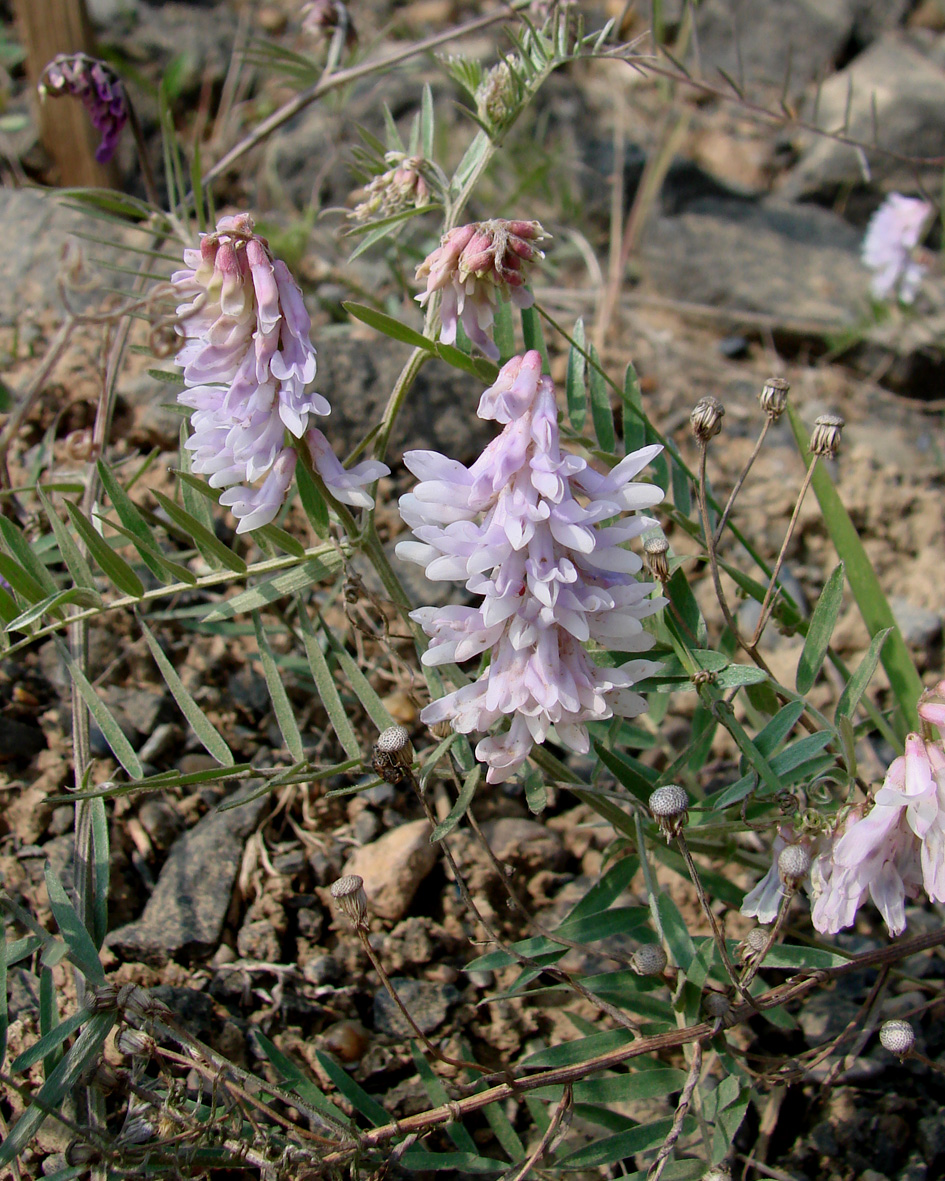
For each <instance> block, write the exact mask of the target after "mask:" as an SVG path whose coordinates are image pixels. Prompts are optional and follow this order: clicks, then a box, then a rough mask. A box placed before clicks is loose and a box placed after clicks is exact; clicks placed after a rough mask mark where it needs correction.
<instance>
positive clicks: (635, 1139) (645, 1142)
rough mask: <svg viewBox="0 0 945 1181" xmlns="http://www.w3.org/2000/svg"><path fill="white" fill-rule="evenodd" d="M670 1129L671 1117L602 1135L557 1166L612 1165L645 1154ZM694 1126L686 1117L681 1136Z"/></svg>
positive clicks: (661, 1139)
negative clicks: (612, 1134)
mask: <svg viewBox="0 0 945 1181" xmlns="http://www.w3.org/2000/svg"><path fill="white" fill-rule="evenodd" d="M672 1126H673V1121H672V1119H671V1118H667V1119H658V1120H654V1121H653V1123H651V1124H641V1125H640V1126H639V1127H636V1128H630V1129H629V1130H628V1131H626V1132H618V1133H617V1134H616V1135H615V1136H605V1137H604V1138H603V1139H601V1140H596V1141H594V1143H593V1144H588V1145H587V1147H586V1148H579V1149H578V1150H577V1152H572V1153H570V1154H569V1155H568V1156H566V1157H563V1158H562V1159H560V1160H559V1161H558V1162H557V1164H558V1166H559V1168H563V1169H589V1168H593V1167H597V1166H600V1165H613V1164H616V1163H617V1162H618V1161H621V1160H624V1159H625V1158H626V1157H628V1156H635V1155H636V1153H638V1152H645V1151H646V1150H647V1149H648V1148H656V1147H657V1146H658V1145H660V1144H662V1143H663V1141H664V1140H665V1139H666V1137H667V1135H668V1134H669V1130H670V1128H671V1127H672ZM695 1127H696V1121H695V1120H694V1119H692V1118H691V1117H689V1116H687V1117H686V1119H685V1120H684V1121H683V1135H689V1134H690V1133H691V1132H692V1130H693V1128H695Z"/></svg>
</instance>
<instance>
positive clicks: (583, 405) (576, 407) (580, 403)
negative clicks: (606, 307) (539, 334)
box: [564, 320, 587, 433]
mask: <svg viewBox="0 0 945 1181" xmlns="http://www.w3.org/2000/svg"><path fill="white" fill-rule="evenodd" d="M571 335H572V340H573V341H574V343H573V344H572V345H571V348H570V350H569V352H568V375H567V378H566V380H565V387H564V390H565V395H566V400H567V404H568V419H569V420H570V422H571V426H572V427H574V429H575V430H576V431H578V432H579V433H580V432H581V431H583V430H584V422H585V419H586V418H587V378H586V368H587V361H586V360H585V358H584V351H583V350H586V348H587V345H586V342H585V338H584V321H583V320H577V321H576V322H575V325H574V331H573V333H572V334H571Z"/></svg>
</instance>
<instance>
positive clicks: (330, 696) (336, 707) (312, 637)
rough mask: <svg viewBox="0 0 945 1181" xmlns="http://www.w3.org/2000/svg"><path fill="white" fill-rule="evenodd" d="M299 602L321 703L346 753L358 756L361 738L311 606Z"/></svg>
mask: <svg viewBox="0 0 945 1181" xmlns="http://www.w3.org/2000/svg"><path fill="white" fill-rule="evenodd" d="M297 606H298V618H299V630H300V631H301V633H302V643H303V644H304V646H305V656H306V659H307V660H308V667H309V668H310V669H311V672H312V680H313V681H314V682H315V689H316V691H317V692H318V696H319V698H320V699H321V703H322V705H323V706H324V707H325V713H327V714H328V720H329V721H330V722H331V724H332V727H333V729H334V731H335V735H336V736H337V738H338V741H339V742H340V743H341V745H342V747H343V748H344V752H345V754H346V755H347V756H348V758H349V759H357V758H359V757H360V755H361V748H360V747H359V745H358V738H357V735H356V734H355V732H354V727H353V726H352V725H351V721H350V719H349V718H348V712H347V710H346V709H345V707H344V704H343V703H342V700H341V696H340V694H339V693H338V687H337V686H336V684H335V679H334V677H333V676H332V675H331V669H330V668H329V667H328V661H327V660H326V658H325V653H324V652H323V651H322V649H321V644H319V642H318V635H317V634H316V632H315V629H314V627H313V626H312V621H311V619H310V618H309V614H308V609H307V608H306V606H305V604H304V603H303V601H302V599H301V598H299V599H298V600H297Z"/></svg>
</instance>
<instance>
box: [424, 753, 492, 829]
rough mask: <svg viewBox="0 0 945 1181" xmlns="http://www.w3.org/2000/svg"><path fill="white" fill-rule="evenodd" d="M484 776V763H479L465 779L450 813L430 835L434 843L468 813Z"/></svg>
mask: <svg viewBox="0 0 945 1181" xmlns="http://www.w3.org/2000/svg"><path fill="white" fill-rule="evenodd" d="M481 778H482V764H481V763H477V764H476V766H475V767H473V769H472V770H471V771H470V772H469V774H468V775H467V776H466V778H465V779H464V780H463V786H462V788H461V789H460V792H459V795H458V796H457V797H456V802H455V803H454V804H453V806H452V808H450V810H449V813H448V815H447V816H446V817H444V819H443V820H441V821H440V823H439V824H438V825H437V826H436V828H435V829H434V830H433V833H432V835H431V837H430V841H431V843H432V844H436V843H437V841H442V840H443V838H444V837H445V836H449V834H450V833H451V832H452V831H453V829H454V828H455V827H456V825H457V824H459V822H460V821H461V820H462V818H463V817H464V816H465V815H466V809H467V808H468V807H469V805H470V804H471V803H472V801H473V797H474V796H475V794H476V789H477V787H478V786H479V781H480V780H481Z"/></svg>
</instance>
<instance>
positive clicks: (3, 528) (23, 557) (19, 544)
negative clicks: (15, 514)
mask: <svg viewBox="0 0 945 1181" xmlns="http://www.w3.org/2000/svg"><path fill="white" fill-rule="evenodd" d="M0 537H2V538H3V544H4V547H5V548H6V551H7V553H8V554H9V555H10V557H11V558H12V559H13V562H14V563H15V564H16V565H19V566H21V567H22V568H23V570H24V571H25V572H26V574H27V575H28V577H29V578H31V579H32V580H33V581H34V582H35V583H37V584H38V585H39V586H40V587H41V588H42V592H41V594H39V595H36V596H32V595H30V596H28V597H30V598H33V599H35V598H42V597H43V596H44V595H53V594H55V593H56V591H57V590H58V589H59V588H58V587H57V586H56V580H55V579H54V578H53V576H52V575H51V574H50V573H49V571H48V570H47V569H46V567H45V566H44V565H43V563H42V562H41V561H40V560H39V558H38V557H37V556H36V554H35V553H34V551H33V547H32V546H31V545H30V544H29V542H28V541H27V540H26V538H25V537H24V536H23V534H22V533H21V532H20V530H19V529H18V528H17V527H16V525H14V524H13V522H12V521H11V520H10V519H9V517H4V516H0ZM2 573H3V574H4V577H8V576H7V574H6V571H5V570H4V571H2ZM9 582H10V585H11V586H12V587H13V589H14V590H19V587H18V586H17V585H16V583H15V582H14V581H13V579H12V578H10V579H9Z"/></svg>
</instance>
